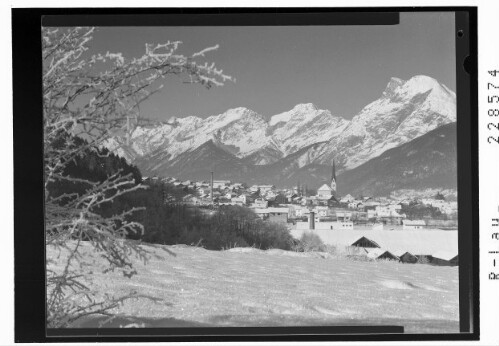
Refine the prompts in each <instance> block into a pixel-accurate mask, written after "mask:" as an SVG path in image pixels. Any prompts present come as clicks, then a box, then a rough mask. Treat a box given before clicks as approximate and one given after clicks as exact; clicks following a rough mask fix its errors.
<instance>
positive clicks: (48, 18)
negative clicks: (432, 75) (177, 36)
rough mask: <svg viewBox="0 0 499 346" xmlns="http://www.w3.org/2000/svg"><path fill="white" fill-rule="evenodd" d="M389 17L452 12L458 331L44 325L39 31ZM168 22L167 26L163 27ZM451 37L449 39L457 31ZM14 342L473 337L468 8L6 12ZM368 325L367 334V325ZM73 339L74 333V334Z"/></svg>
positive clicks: (474, 110)
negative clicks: (9, 31)
mask: <svg viewBox="0 0 499 346" xmlns="http://www.w3.org/2000/svg"><path fill="white" fill-rule="evenodd" d="M399 12H455V14H456V16H455V22H456V96H457V97H456V99H457V138H458V141H457V152H458V159H457V166H458V210H459V212H458V220H459V233H458V242H459V244H458V246H459V257H460V260H459V262H460V263H459V305H460V309H459V311H460V333H451V334H399V332H400V329H397V327H396V326H392V327H390V328H393V329H385V330H384V331H383V330H380V329H379V328H377V327H365V328H363V329H362V330H359V328H357V327H352V326H350V327H348V326H343V327H342V326H337V327H320V326H318V327H265V328H225V327H214V328H167V329H166V328H165V329H161V328H154V329H153V328H144V329H133V330H131V329H89V330H82V329H49V330H47V329H46V319H45V301H46V296H45V247H44V244H45V237H44V227H43V225H44V209H43V201H44V199H43V151H42V150H43V136H42V125H43V124H42V119H43V116H42V97H41V95H42V59H41V26H42V21H43V24H44V25H47V26H55V25H57V26H72V25H92V26H110V25H111V26H118V25H122V26H128V25H134V26H154V25H170V26H179V25H182V26H193V25H204V26H206V25H217V26H230V25H335V24H336V25H338V24H343V25H344V24H355V25H370V24H373V23H380V21H381V22H384V23H385V24H388V25H389V24H397V23H398V13H399ZM165 18H168V21H165ZM458 33H459V34H458ZM12 51H13V53H12V61H13V107H14V117H13V125H14V227H15V232H14V246H15V247H14V256H15V264H14V268H15V269H14V270H15V341H16V342H84V341H89V342H96V341H108V342H118V341H135V342H145V341H148V342H159V341H385V340H386V341H406V340H421V341H422V340H478V339H479V334H480V330H479V278H478V273H479V263H478V257H479V256H478V248H479V246H478V239H479V232H478V231H479V221H478V79H477V78H478V77H477V64H478V62H477V8H476V7H381V8H376V7H371V8H360V7H359V8H29V9H18V8H16V9H13V10H12ZM369 328H370V329H369ZM77 334H78V336H77Z"/></svg>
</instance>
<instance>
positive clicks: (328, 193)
mask: <svg viewBox="0 0 499 346" xmlns="http://www.w3.org/2000/svg"><path fill="white" fill-rule="evenodd" d="M332 196H333V189H331V187H329V186H328V185H327V184H324V185H322V186H321V187H319V189H317V198H319V199H329V198H331V197H332Z"/></svg>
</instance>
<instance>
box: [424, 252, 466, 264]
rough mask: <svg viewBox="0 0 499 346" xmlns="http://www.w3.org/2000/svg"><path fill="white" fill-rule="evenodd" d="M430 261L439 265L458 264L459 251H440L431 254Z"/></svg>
mask: <svg viewBox="0 0 499 346" xmlns="http://www.w3.org/2000/svg"><path fill="white" fill-rule="evenodd" d="M430 263H431V264H433V265H438V266H457V265H459V256H458V254H457V252H451V251H438V252H436V253H434V254H432V255H431V259H430Z"/></svg>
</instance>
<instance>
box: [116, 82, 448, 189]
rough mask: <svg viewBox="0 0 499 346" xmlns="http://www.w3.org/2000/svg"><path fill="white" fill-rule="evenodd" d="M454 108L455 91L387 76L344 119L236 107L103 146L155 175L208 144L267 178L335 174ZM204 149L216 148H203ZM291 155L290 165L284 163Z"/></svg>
mask: <svg viewBox="0 0 499 346" xmlns="http://www.w3.org/2000/svg"><path fill="white" fill-rule="evenodd" d="M455 107H456V101H455V93H454V92H452V91H451V90H450V89H449V88H447V87H446V86H445V85H443V84H441V83H439V82H438V81H437V80H435V79H433V78H431V77H428V76H421V75H419V76H414V77H412V78H410V79H409V80H402V79H400V78H391V79H390V81H389V82H388V83H387V85H386V87H385V90H384V91H383V92H382V94H381V96H380V97H379V98H378V99H376V100H374V101H373V102H371V103H369V104H368V105H366V106H365V107H364V108H362V110H361V111H360V112H359V113H358V114H356V115H355V116H354V117H353V118H352V119H351V120H347V119H345V118H343V117H341V116H339V115H334V114H332V113H331V112H330V111H329V110H325V109H320V108H319V107H317V106H316V105H314V104H312V103H302V104H297V105H295V106H294V107H293V108H292V109H291V110H289V111H286V112H282V113H279V114H275V115H273V116H271V117H268V120H266V118H265V117H264V116H263V115H261V114H258V113H256V112H254V111H252V110H250V109H248V108H245V107H238V108H232V109H229V110H227V111H226V112H224V113H222V114H218V115H212V116H209V117H207V118H205V119H202V118H200V117H196V116H188V117H185V118H173V119H170V120H169V121H168V122H167V123H162V124H160V125H159V126H157V127H153V128H145V127H140V126H139V127H137V128H136V129H135V130H134V131H133V133H132V135H131V137H132V144H131V145H130V146H126V145H124V140H123V139H121V140H120V139H119V138H115V139H113V140H111V141H110V142H108V143H107V144H106V145H107V147H108V148H109V149H111V150H114V151H115V152H117V153H118V154H120V155H122V156H125V158H127V160H128V161H130V162H132V163H134V164H136V165H137V166H139V168H141V169H143V170H144V171H145V172H147V173H148V174H158V175H159V174H161V173H162V172H163V171H165V167H166V166H168V165H173V166H175V165H176V164H177V162H178V160H181V159H186V158H187V157H188V156H189V155H191V154H192V153H193V151H194V150H196V149H197V148H201V147H203V146H204V145H205V143H207V142H210V141H211V143H212V144H213V145H215V146H216V147H217V148H218V149H220V150H223V151H225V152H227V153H229V154H231V155H232V156H233V157H230V158H229V157H225V158H224V160H222V161H223V162H224V165H226V164H228V162H229V161H230V162H231V165H232V164H234V165H236V166H238V167H251V166H253V165H256V166H262V167H260V169H256V170H255V174H257V176H262V174H263V173H261V174H260V173H259V172H267V173H268V174H271V176H274V175H275V174H274V173H273V172H274V169H275V167H278V166H283V167H284V166H285V167H286V169H287V170H290V169H294V170H296V171H297V172H298V173H299V171H303V172H305V171H306V169H305V171H304V170H303V169H304V167H307V166H310V165H315V166H314V167H316V168H317V170H319V171H320V170H321V169H320V168H319V167H322V166H329V165H331V164H332V161H333V160H335V161H336V167H337V171H338V172H339V173H341V172H343V171H346V170H351V169H354V168H355V167H358V166H360V165H362V164H364V163H365V162H367V161H369V160H370V159H373V158H375V157H378V156H379V155H381V154H382V153H383V152H385V151H387V150H389V149H392V148H395V147H398V146H400V145H402V144H404V143H407V142H409V141H411V140H413V139H415V138H417V137H420V136H422V135H424V134H426V133H428V132H430V131H432V130H434V129H436V128H438V127H440V126H442V125H445V124H448V123H452V122H455V120H456V109H455ZM203 148H205V150H207V149H206V147H203ZM208 151H216V150H215V149H214V148H211V147H210V150H207V151H206V152H208ZM302 151H303V154H301V153H302ZM294 154H296V160H295V161H296V162H294V163H293V164H291V161H292V160H291V161H290V158H292V157H294V156H293V155H294ZM217 155H218V156H216V157H222V156H221V155H222V154H221V153H218V154H217ZM235 158H237V160H236V159H235ZM232 161H233V162H232ZM236 161H237V164H236ZM272 165H273V166H272ZM267 166H268V167H267ZM231 167H233V166H231ZM310 167H313V166H310ZM310 167H308V168H307V169H310ZM166 171H169V170H166ZM308 173H310V174H315V173H313V172H312V171H309V172H308ZM276 174H277V173H276ZM304 174H305V173H304ZM236 175H237V174H236ZM263 178H265V177H263ZM269 178H270V177H269ZM271 179H272V178H271Z"/></svg>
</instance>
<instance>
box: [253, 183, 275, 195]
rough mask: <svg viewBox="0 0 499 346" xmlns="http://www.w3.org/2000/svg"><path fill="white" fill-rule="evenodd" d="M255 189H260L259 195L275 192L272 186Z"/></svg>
mask: <svg viewBox="0 0 499 346" xmlns="http://www.w3.org/2000/svg"><path fill="white" fill-rule="evenodd" d="M257 188H258V189H260V194H261V195H263V194H266V193H267V192H269V191H273V190H275V186H274V185H257Z"/></svg>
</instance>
